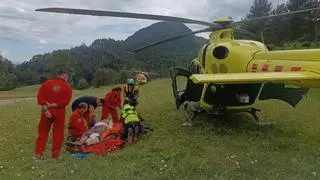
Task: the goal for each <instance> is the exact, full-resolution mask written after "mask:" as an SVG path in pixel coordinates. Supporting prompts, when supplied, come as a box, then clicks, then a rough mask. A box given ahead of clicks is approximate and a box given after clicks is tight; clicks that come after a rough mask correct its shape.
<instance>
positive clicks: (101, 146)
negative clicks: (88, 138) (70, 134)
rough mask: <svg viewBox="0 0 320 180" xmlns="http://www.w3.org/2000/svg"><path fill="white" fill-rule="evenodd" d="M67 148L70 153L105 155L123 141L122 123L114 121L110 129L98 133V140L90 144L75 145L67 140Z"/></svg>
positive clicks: (117, 147)
mask: <svg viewBox="0 0 320 180" xmlns="http://www.w3.org/2000/svg"><path fill="white" fill-rule="evenodd" d="M66 145H67V150H68V151H69V152H71V153H86V154H87V153H92V154H96V155H106V154H107V153H108V152H114V151H117V150H119V149H120V148H121V147H122V145H124V141H123V140H122V124H121V123H114V124H113V127H112V129H107V130H105V131H104V132H103V133H101V135H100V142H98V143H96V144H92V145H75V144H73V143H72V142H67V143H66Z"/></svg>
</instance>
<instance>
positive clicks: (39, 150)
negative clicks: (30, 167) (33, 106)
mask: <svg viewBox="0 0 320 180" xmlns="http://www.w3.org/2000/svg"><path fill="white" fill-rule="evenodd" d="M50 128H51V121H50V120H48V119H47V118H46V116H45V115H44V113H41V119H40V121H39V125H38V137H37V140H36V148H35V154H36V156H37V157H39V158H41V157H42V156H43V152H44V149H45V146H46V144H47V140H48V134H49V131H50Z"/></svg>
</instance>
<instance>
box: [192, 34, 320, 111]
mask: <svg viewBox="0 0 320 180" xmlns="http://www.w3.org/2000/svg"><path fill="white" fill-rule="evenodd" d="M233 32H234V31H233V30H232V29H224V30H220V31H215V32H213V33H211V35H210V41H209V42H208V44H206V45H204V46H203V47H202V48H201V50H200V51H199V54H198V58H196V59H195V60H194V61H193V63H197V64H199V65H200V67H201V71H202V73H203V74H216V73H244V72H252V73H259V72H283V71H303V70H307V71H313V72H320V49H310V50H286V51H269V50H268V49H267V47H266V46H265V45H264V44H263V43H261V42H257V41H249V40H234V38H233ZM217 47H224V48H227V50H228V51H227V55H226V56H225V57H224V56H223V54H224V53H225V52H226V51H221V52H219V53H220V54H219V53H217V54H218V56H220V57H218V58H216V57H215V55H214V54H213V52H214V51H215V49H216V48H217ZM221 53H222V54H221ZM290 83H291V84H293V85H297V86H300V87H309V88H320V82H319V81H316V80H315V81H300V82H290ZM208 85H209V83H206V84H204V88H203V91H202V97H201V101H200V104H201V106H202V107H203V108H204V109H210V108H211V107H212V105H210V104H208V103H206V102H204V101H203V100H204V96H205V92H206V90H207V87H208ZM261 88H262V86H261ZM260 91H261V89H260ZM252 105H253V104H252ZM252 105H249V106H230V107H228V109H247V108H250V107H252Z"/></svg>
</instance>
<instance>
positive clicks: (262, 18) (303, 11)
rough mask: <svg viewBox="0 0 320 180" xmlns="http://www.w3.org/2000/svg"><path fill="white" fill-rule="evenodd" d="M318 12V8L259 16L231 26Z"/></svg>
mask: <svg viewBox="0 0 320 180" xmlns="http://www.w3.org/2000/svg"><path fill="white" fill-rule="evenodd" d="M319 10H320V7H318V8H310V9H304V10H298V11H292V12H286V13H280V14H275V15H269V16H261V17H256V18H251V19H245V20H241V21H237V22H234V23H233V24H234V25H237V24H240V23H246V22H250V21H255V20H264V19H269V18H274V17H281V16H287V15H294V14H300V13H305V12H310V11H319Z"/></svg>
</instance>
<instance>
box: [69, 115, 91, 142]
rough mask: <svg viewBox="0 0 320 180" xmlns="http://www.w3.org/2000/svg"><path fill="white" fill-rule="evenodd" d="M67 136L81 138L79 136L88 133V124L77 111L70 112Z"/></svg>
mask: <svg viewBox="0 0 320 180" xmlns="http://www.w3.org/2000/svg"><path fill="white" fill-rule="evenodd" d="M68 129H69V136H72V137H75V138H81V136H82V135H83V134H84V133H85V132H87V131H88V129H89V128H88V122H87V119H85V117H84V116H83V115H81V114H80V112H79V110H75V111H73V112H72V114H71V116H70V119H69V127H68Z"/></svg>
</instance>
